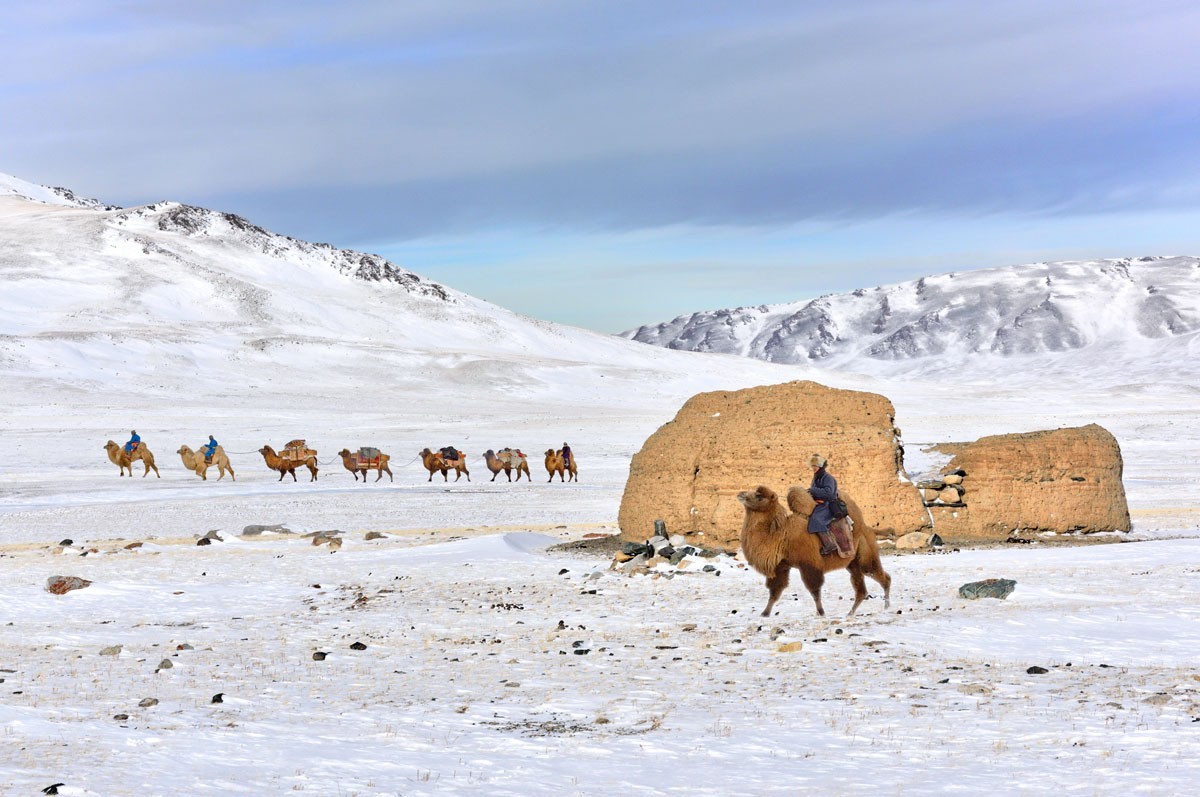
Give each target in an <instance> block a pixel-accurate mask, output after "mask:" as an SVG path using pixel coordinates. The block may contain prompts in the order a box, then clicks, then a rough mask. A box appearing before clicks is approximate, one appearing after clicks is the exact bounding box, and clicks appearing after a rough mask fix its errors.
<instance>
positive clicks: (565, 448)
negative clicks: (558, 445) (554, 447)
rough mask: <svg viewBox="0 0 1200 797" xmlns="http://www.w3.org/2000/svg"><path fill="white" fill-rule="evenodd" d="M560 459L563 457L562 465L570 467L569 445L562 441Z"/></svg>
mask: <svg viewBox="0 0 1200 797" xmlns="http://www.w3.org/2000/svg"><path fill="white" fill-rule="evenodd" d="M562 459H563V467H565V468H570V467H571V447H570V446H569V445H567V444H566V443H563V447H562Z"/></svg>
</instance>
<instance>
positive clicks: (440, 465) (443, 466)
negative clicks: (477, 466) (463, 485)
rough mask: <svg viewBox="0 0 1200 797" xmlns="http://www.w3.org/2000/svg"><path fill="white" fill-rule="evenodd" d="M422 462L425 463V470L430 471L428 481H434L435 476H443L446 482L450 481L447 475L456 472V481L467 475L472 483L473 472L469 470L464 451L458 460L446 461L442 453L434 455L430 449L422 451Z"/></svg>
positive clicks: (460, 453)
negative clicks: (438, 474) (436, 474)
mask: <svg viewBox="0 0 1200 797" xmlns="http://www.w3.org/2000/svg"><path fill="white" fill-rule="evenodd" d="M421 462H422V463H424V465H425V469H426V470H428V471H429V479H428V481H433V474H435V473H440V474H442V479H443V480H444V481H450V477H449V476H448V475H447V474H448V473H449V472H450V471H454V481H458V480H459V479H460V478H462V475H463V474H464V473H465V474H466V475H467V481H471V471H469V470H467V455H466V454H465V453H463V452H462V451H459V452H458V459H446V458H445V457H443V456H442V452H441V451H438V452H437V453H434V452H432V451H430V450H429V449H428V448H423V449H421Z"/></svg>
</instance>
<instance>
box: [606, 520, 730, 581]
mask: <svg viewBox="0 0 1200 797" xmlns="http://www.w3.org/2000/svg"><path fill="white" fill-rule="evenodd" d="M654 525H655V530H656V534H655V535H654V536H653V537H651V538H650V539H648V540H646V541H645V542H626V543H624V544H623V545H622V546H621V550H619V551H617V553H616V555H615V556H613V561H612V565H611V566H610V567H609V570H620V571H621V572H624V573H629V574H636V573H643V574H644V573H649V572H650V571H651V570H656V571H658V572H661V573H663V574H664V575H666V577H667V578H670V577H672V576H674V575H676V574H678V573H685V572H686V573H695V572H701V573H716V574H717V575H719V574H720V568H719V567H718V566H717V565H716V564H714V563H713V562H705V563H702V564H694V563H695V562H696V560H697V559H710V560H712V559H716V558H718V557H720V556H723V555H724V556H728V554H726V553H725V552H723V551H717V550H713V549H711V548H704V547H700V546H695V545H688V544H687V538H686V537H684V536H683V535H682V534H672V535H670V536H667V533H666V528H665V526H663V524H662V522H661V521H657V522H655V524H654Z"/></svg>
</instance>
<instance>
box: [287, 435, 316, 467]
mask: <svg viewBox="0 0 1200 797" xmlns="http://www.w3.org/2000/svg"><path fill="white" fill-rule="evenodd" d="M316 455H317V452H316V451H315V450H314V449H311V448H309V447H308V442H307V441H306V440H304V439H303V438H298V439H296V440H289V441H288V444H287V445H286V446H284V447H283V450H282V451H280V452H279V458H280V459H294V460H296V461H298V462H303V461H304V460H306V459H308V458H309V457H315V456H316Z"/></svg>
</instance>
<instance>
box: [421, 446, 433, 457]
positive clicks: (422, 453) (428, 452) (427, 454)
mask: <svg viewBox="0 0 1200 797" xmlns="http://www.w3.org/2000/svg"><path fill="white" fill-rule="evenodd" d="M432 453H433V452H432V451H430V450H429V449H428V448H422V449H421V456H423V457H427V456H429V455H430V454H432Z"/></svg>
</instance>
